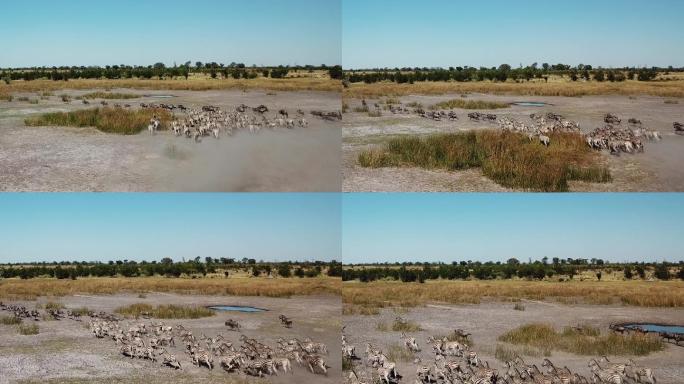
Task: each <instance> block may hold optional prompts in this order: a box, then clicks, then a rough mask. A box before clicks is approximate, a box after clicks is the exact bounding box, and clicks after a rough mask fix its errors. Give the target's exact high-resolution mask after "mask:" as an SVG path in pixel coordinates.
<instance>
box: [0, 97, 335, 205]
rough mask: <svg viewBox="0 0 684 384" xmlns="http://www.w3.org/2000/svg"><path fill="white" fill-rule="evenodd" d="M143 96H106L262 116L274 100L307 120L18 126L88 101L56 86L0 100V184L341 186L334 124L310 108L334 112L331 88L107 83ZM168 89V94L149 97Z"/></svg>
mask: <svg viewBox="0 0 684 384" xmlns="http://www.w3.org/2000/svg"><path fill="white" fill-rule="evenodd" d="M112 91H113V92H121V93H134V94H139V95H144V96H145V97H141V98H136V99H129V100H108V102H109V104H110V105H112V104H114V103H120V104H122V105H123V104H130V105H131V106H132V107H134V108H136V107H137V106H138V105H139V103H141V102H144V103H171V104H183V105H185V106H186V107H200V106H202V105H216V106H220V107H221V108H223V109H225V110H227V111H233V110H234V108H235V107H236V106H237V105H240V104H243V103H244V104H247V105H249V106H253V107H254V106H257V105H260V104H264V105H266V106H267V107H268V108H269V109H270V112H268V113H269V115H268V116H269V117H272V116H271V115H273V114H275V111H278V110H279V109H286V110H288V111H289V112H290V113H293V114H294V113H295V111H296V110H297V109H302V110H303V111H305V112H306V113H307V116H306V118H307V120H308V121H309V123H310V124H309V126H308V127H307V128H295V129H284V128H283V129H275V130H270V129H263V130H261V131H260V132H259V133H257V134H250V133H249V132H237V133H235V134H234V135H233V136H227V135H224V136H222V137H221V138H220V139H219V140H215V139H213V138H205V139H204V140H203V141H202V143H194V142H193V141H192V140H188V139H185V138H179V137H174V136H173V134H171V133H170V132H160V133H158V134H157V135H155V136H150V135H149V134H148V133H147V132H144V133H141V134H138V135H132V136H120V135H112V134H105V133H102V132H99V131H97V130H95V129H91V128H66V127H26V126H24V123H23V119H24V118H25V117H27V116H29V115H32V114H38V113H45V112H56V111H73V110H77V109H84V108H92V107H94V106H95V105H98V104H97V103H98V102H99V100H97V99H96V100H94V101H92V103H91V105H90V106H86V105H83V104H82V102H81V101H80V100H72V101H71V102H70V103H68V104H67V103H64V102H62V100H61V98H60V97H59V96H58V95H61V94H67V95H70V96H72V97H76V96H79V95H82V94H84V93H88V92H89V91H64V92H55V95H54V96H50V97H49V99H48V100H39V103H38V104H30V103H28V102H21V101H18V98H19V97H20V96H28V97H30V98H31V99H38V96H36V94H30V95H29V94H26V95H19V94H18V95H15V100H14V101H12V102H6V101H2V102H0V149H1V150H0V191H47V192H54V191H105V192H137V191H145V192H148V191H152V192H156V191H161V192H164V191H173V192H186V191H191V192H194V191H202V192H233V191H267V192H270V191H307V192H308V191H312V192H314V191H339V190H340V183H341V180H340V178H341V177H340V157H341V156H340V142H341V133H340V129H339V128H340V123H339V122H329V121H325V120H322V119H319V118H316V117H314V116H311V115H309V112H310V111H312V110H323V111H337V110H339V108H340V101H339V100H340V98H339V95H338V94H337V93H334V92H277V93H273V92H268V93H267V92H265V91H249V92H242V91H201V92H200V91H197V92H193V91H140V90H129V89H114V90H112ZM159 95H173V96H175V97H173V98H157V97H153V96H159Z"/></svg>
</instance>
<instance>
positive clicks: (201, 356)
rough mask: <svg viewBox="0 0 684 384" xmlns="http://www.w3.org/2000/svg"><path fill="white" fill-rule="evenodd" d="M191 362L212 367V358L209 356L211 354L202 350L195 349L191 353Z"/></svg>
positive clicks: (199, 365)
mask: <svg viewBox="0 0 684 384" xmlns="http://www.w3.org/2000/svg"><path fill="white" fill-rule="evenodd" d="M192 363H193V364H194V365H196V366H198V367H201V366H203V365H204V366H206V367H207V368H209V369H214V367H213V363H214V358H213V357H212V356H211V354H209V353H207V352H205V351H202V350H200V351H197V352H195V353H194V354H193V355H192Z"/></svg>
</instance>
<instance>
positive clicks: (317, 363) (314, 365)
mask: <svg viewBox="0 0 684 384" xmlns="http://www.w3.org/2000/svg"><path fill="white" fill-rule="evenodd" d="M299 361H300V362H301V363H303V364H306V365H307V366H308V367H309V370H310V371H311V373H319V372H316V370H317V369H318V370H320V371H321V372H322V373H323V374H324V375H326V376H327V375H328V365H327V364H326V362H325V359H323V357H321V356H317V355H309V354H307V353H304V354H303V355H299Z"/></svg>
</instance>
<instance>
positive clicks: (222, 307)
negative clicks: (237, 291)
mask: <svg viewBox="0 0 684 384" xmlns="http://www.w3.org/2000/svg"><path fill="white" fill-rule="evenodd" d="M209 309H213V310H215V311H225V312H265V311H268V309H263V308H257V307H247V306H242V305H213V306H211V307H209Z"/></svg>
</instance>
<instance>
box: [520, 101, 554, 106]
mask: <svg viewBox="0 0 684 384" xmlns="http://www.w3.org/2000/svg"><path fill="white" fill-rule="evenodd" d="M511 104H513V105H517V106H520V107H545V106H547V105H551V104H549V103H543V102H541V101H517V102H515V103H511Z"/></svg>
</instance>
